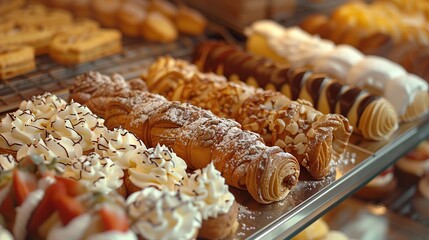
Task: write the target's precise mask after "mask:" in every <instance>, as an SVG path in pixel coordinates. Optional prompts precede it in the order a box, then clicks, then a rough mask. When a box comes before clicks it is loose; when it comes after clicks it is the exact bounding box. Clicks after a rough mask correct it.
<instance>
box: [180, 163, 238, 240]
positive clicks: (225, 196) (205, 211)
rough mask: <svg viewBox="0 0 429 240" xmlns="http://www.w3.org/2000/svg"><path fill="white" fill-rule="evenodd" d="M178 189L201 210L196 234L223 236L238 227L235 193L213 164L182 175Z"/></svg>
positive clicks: (208, 236)
mask: <svg viewBox="0 0 429 240" xmlns="http://www.w3.org/2000/svg"><path fill="white" fill-rule="evenodd" d="M180 192H181V193H183V194H185V195H187V196H190V197H191V198H192V199H193V204H194V205H195V206H196V207H197V208H198V210H199V211H200V213H201V217H202V219H203V222H202V226H201V229H200V232H199V234H198V236H199V237H202V238H206V239H223V238H225V237H227V236H228V235H230V234H232V233H233V232H234V231H235V230H236V229H237V226H238V222H237V214H238V208H237V204H236V202H235V198H234V195H232V193H231V192H229V190H228V185H226V184H225V179H224V178H223V177H222V176H221V174H220V172H219V171H218V170H216V168H215V167H214V165H213V163H210V164H209V165H207V166H206V167H205V168H203V169H198V170H195V171H194V172H193V173H192V174H191V175H190V176H189V177H188V178H185V179H184V180H183V182H182V186H181V187H180Z"/></svg>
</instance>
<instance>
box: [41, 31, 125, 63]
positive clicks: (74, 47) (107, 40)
mask: <svg viewBox="0 0 429 240" xmlns="http://www.w3.org/2000/svg"><path fill="white" fill-rule="evenodd" d="M121 51H122V43H121V34H120V32H118V31H116V30H113V29H110V30H98V31H92V32H85V33H71V34H62V35H60V36H57V37H55V38H54V39H53V40H52V42H51V43H50V44H49V55H50V56H51V57H52V58H53V59H54V60H55V61H57V62H60V63H62V64H65V65H74V64H79V63H83V62H88V61H93V60H96V59H99V58H102V57H105V56H109V55H113V54H116V53H120V52H121Z"/></svg>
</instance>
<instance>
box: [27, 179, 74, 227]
mask: <svg viewBox="0 0 429 240" xmlns="http://www.w3.org/2000/svg"><path fill="white" fill-rule="evenodd" d="M66 194H67V190H66V186H65V185H64V183H62V182H55V183H53V184H52V185H50V186H49V187H48V188H47V189H46V191H45V195H44V196H43V199H42V200H41V201H40V203H39V205H38V206H37V207H36V209H35V210H34V212H33V214H32V216H31V218H30V221H29V222H28V225H27V230H28V232H29V233H30V234H37V231H38V229H39V227H40V226H41V225H42V224H43V223H44V222H45V221H46V220H47V219H48V218H49V217H50V216H51V214H52V213H54V212H55V208H54V204H53V200H52V199H55V198H56V197H57V196H59V195H66Z"/></svg>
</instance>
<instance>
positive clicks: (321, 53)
mask: <svg viewBox="0 0 429 240" xmlns="http://www.w3.org/2000/svg"><path fill="white" fill-rule="evenodd" d="M248 33H249V40H248V44H247V47H248V48H249V50H250V51H252V52H255V53H257V54H260V55H264V56H268V57H271V55H273V53H274V54H275V56H274V57H277V58H283V59H284V60H283V62H288V63H289V64H291V66H298V67H299V66H309V67H312V68H313V69H318V70H320V71H323V72H328V73H330V74H336V75H338V76H337V77H340V75H342V76H343V75H345V76H346V77H345V78H338V80H339V81H341V82H342V83H344V84H348V85H350V86H357V87H361V88H363V89H365V90H368V91H369V92H372V93H374V94H378V95H381V96H383V97H385V98H386V99H387V100H388V101H389V102H390V103H392V106H393V107H394V109H395V110H396V112H397V114H398V116H399V118H400V120H401V121H404V122H409V121H412V120H415V119H417V118H419V117H421V116H422V115H424V114H425V113H426V112H427V110H428V105H429V99H428V94H427V89H428V84H427V83H426V82H425V81H424V80H422V79H421V78H419V77H417V76H415V75H412V74H409V73H407V72H406V71H405V70H404V69H403V68H402V67H401V66H399V65H397V64H395V63H393V62H391V61H389V60H387V59H384V58H381V57H375V56H367V57H363V56H361V55H360V54H359V52H358V51H357V50H356V49H353V48H352V47H348V46H336V47H335V46H333V45H332V42H327V41H326V40H320V39H319V38H318V37H314V36H311V35H308V34H306V33H303V31H302V30H300V29H298V28H289V29H288V28H283V27H282V26H280V25H278V24H276V23H274V22H270V21H268V20H265V21H260V22H256V23H254V24H253V25H252V26H251V27H250V28H249V31H248ZM252 39H253V40H252ZM255 39H256V40H255ZM257 42H260V43H261V44H259V45H256V43H257ZM294 44H295V45H298V46H299V47H293V46H295V45H294ZM350 55H351V56H353V57H349V56H350ZM362 57H363V58H362ZM338 69H340V70H338Z"/></svg>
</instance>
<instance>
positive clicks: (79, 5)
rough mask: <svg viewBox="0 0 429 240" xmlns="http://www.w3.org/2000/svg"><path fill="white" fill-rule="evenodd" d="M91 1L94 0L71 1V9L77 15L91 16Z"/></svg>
mask: <svg viewBox="0 0 429 240" xmlns="http://www.w3.org/2000/svg"><path fill="white" fill-rule="evenodd" d="M91 2H92V0H73V1H71V3H70V10H71V12H72V13H73V15H74V16H76V17H85V18H87V17H91V16H92V8H91Z"/></svg>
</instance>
